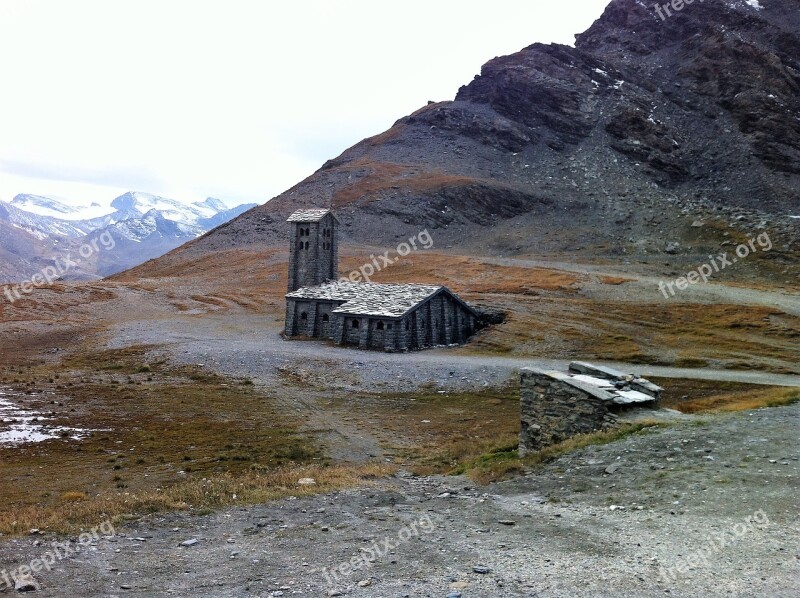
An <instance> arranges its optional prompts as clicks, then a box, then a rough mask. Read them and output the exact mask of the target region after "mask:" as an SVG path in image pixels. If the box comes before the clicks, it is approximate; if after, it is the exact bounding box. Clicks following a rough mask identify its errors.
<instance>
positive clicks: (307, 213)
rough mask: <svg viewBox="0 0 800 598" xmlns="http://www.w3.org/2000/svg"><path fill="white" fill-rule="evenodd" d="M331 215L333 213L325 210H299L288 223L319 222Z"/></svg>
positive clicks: (290, 217)
mask: <svg viewBox="0 0 800 598" xmlns="http://www.w3.org/2000/svg"><path fill="white" fill-rule="evenodd" d="M330 213H331V211H330V210H326V209H325V208H313V209H309V210H297V211H296V212H294V213H293V214H292V215H291V216H289V219H288V220H287V221H286V222H319V221H320V220H322V219H323V218H324V217H325V216H327V215H328V214H330ZM334 217H335V216H334Z"/></svg>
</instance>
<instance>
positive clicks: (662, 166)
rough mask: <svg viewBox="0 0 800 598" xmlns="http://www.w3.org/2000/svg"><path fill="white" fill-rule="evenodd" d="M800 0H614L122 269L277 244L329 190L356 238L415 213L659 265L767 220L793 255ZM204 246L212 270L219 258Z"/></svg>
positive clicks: (476, 241) (474, 234)
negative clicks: (682, 0) (666, 2)
mask: <svg viewBox="0 0 800 598" xmlns="http://www.w3.org/2000/svg"><path fill="white" fill-rule="evenodd" d="M797 8H798V5H797V1H796V0H759V2H756V1H755V0H750V1H744V0H706V1H705V2H703V3H699V2H695V3H693V4H691V5H689V4H686V5H684V9H683V10H682V11H681V12H679V13H675V12H673V13H672V15H671V16H670V17H665V18H664V19H663V20H662V18H661V17H660V16H659V15H658V13H657V12H656V11H655V10H654V9H653V8H652V7H650V6H648V4H647V3H645V2H641V1H639V0H614V1H613V2H611V3H610V4H609V5H608V6H607V8H606V10H605V11H604V13H603V15H602V16H601V17H600V18H599V19H598V20H597V21H596V22H595V23H594V24H593V25H592V26H591V27H590V28H589V29H588V30H587V31H586V32H585V33H582V34H580V35H577V36H576V43H575V47H569V46H564V45H558V44H550V45H545V44H538V43H537V44H533V45H531V46H529V47H527V48H524V49H523V50H521V51H519V52H517V53H515V54H512V55H509V56H503V57H498V58H494V59H493V60H490V61H489V62H487V63H486V64H485V65H484V66H483V67H482V69H481V73H480V75H478V76H476V77H475V79H474V80H473V81H472V82H470V83H468V84H467V85H465V86H463V87H462V88H461V89H460V90H459V91H458V94H457V95H456V97H455V98H454V99H453V100H452V101H443V102H430V103H429V104H428V105H427V106H424V107H422V108H420V109H419V110H417V111H416V112H414V113H412V114H410V115H408V116H406V117H403V118H400V119H399V120H398V121H397V122H396V123H395V124H394V126H392V127H391V128H390V129H389V130H387V131H385V132H383V133H381V134H379V135H376V136H375V137H371V138H369V139H366V140H364V141H361V142H360V143H358V144H356V145H354V146H353V147H351V148H349V149H348V150H346V151H345V152H344V153H342V154H341V155H340V156H338V157H336V158H334V159H331V160H329V161H328V162H326V163H325V164H324V165H322V167H321V168H320V169H319V170H318V171H317V172H315V173H314V174H313V175H311V176H310V177H308V178H307V179H305V180H304V181H302V182H300V183H298V184H297V185H295V186H294V187H292V188H291V189H289V190H288V191H286V192H285V193H283V194H281V195H279V196H278V197H276V198H274V199H273V200H271V201H269V202H268V203H266V204H265V205H263V206H260V207H258V208H256V209H254V210H251V211H249V212H247V213H245V214H244V215H242V216H240V217H239V218H237V219H235V220H232V221H231V222H229V223H228V224H226V225H224V226H221V227H219V228H218V229H216V230H215V231H213V233H211V234H208V235H205V236H203V237H201V238H199V239H197V240H195V241H193V242H190V243H188V244H187V245H186V246H184V247H181V248H180V249H179V250H177V251H175V252H172V253H171V254H169V255H167V256H165V257H163V258H161V259H159V260H156V261H155V262H153V263H150V264H147V265H146V266H144V267H140V268H137V269H136V270H135V271H134V272H133V273H131V274H130V276H156V275H158V274H159V273H160V272H169V271H175V268H176V267H177V266H179V265H180V264H182V263H187V262H188V261H190V260H194V261H196V260H198V259H199V258H202V257H204V256H209V255H211V254H213V253H221V252H225V251H229V250H236V249H237V248H254V249H259V250H260V248H264V247H284V246H285V243H286V231H285V225H284V220H285V218H286V216H287V215H288V214H289V213H290V212H291V211H292V210H294V209H297V208H301V207H313V206H321V207H328V206H333V207H334V208H335V209H336V211H337V215H338V217H339V219H340V221H341V222H342V231H343V233H344V234H345V235H349V236H350V240H351V241H354V242H362V243H368V244H372V245H382V246H385V247H393V246H396V245H397V243H398V242H400V241H401V240H403V239H407V238H408V237H409V236H410V235H413V234H416V233H417V232H418V231H420V230H423V229H427V230H428V231H429V232H430V234H431V235H432V237H433V239H434V241H435V246H436V247H437V248H439V249H449V248H452V250H453V251H457V252H459V253H465V254H482V255H487V254H488V255H500V256H523V255H537V256H541V255H544V256H546V255H554V256H559V258H562V257H567V258H569V257H570V256H576V257H578V256H580V258H581V259H587V258H589V259H595V260H620V259H626V260H630V259H637V260H640V261H650V262H653V263H659V264H660V265H662V266H663V262H664V257H665V253H669V254H672V255H673V256H674V255H675V254H679V255H680V256H683V257H684V258H686V259H687V260H688V259H690V258H691V256H707V255H708V253H709V252H713V251H715V250H719V249H720V247H721V246H724V244H726V243H727V244H730V242H731V239H734V238H743V237H744V236H745V235H752V234H755V233H757V232H759V231H766V230H768V231H769V233H770V234H771V235H772V236H773V237H774V239H775V241H776V243H775V250H773V252H772V253H770V255H769V257H770V259H771V260H772V261H773V262H774V264H775V265H776V267H777V268H778V269H780V270H782V269H786V268H796V259H795V258H794V257H793V255H795V254H794V253H792V252H797V251H798V249H800V248H799V247H798V239H800V234H798V232H800V221H798V220H797V219H796V218H790V216H793V215H794V216H796V215H798V214H800V192H799V191H800V62H799V61H798V59H799V58H800V37H799V36H798V31H800V11H798V10H797ZM234 254H235V252H234V251H231V255H234ZM231 259H234V258H233V257H232V258H231ZM670 259H673V260H674V259H678V258H677V257H670ZM705 259H707V257H706V258H705ZM215 263H216V264H218V267H219V268H220V272H219V273H215V275H217V274H218V275H220V276H224V275H225V272H226V271H227V270H229V268H228V266H229V264H226V262H225V261H224V260H222V259H219V257H218V258H217V259H215Z"/></svg>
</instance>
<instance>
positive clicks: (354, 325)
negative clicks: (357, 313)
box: [353, 320, 358, 328]
mask: <svg viewBox="0 0 800 598" xmlns="http://www.w3.org/2000/svg"><path fill="white" fill-rule="evenodd" d="M353 328H358V320H353Z"/></svg>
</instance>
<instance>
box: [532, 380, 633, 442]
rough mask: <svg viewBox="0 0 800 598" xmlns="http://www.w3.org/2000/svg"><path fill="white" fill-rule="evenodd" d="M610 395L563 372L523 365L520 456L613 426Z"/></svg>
mask: <svg viewBox="0 0 800 598" xmlns="http://www.w3.org/2000/svg"><path fill="white" fill-rule="evenodd" d="M613 399H614V397H613V395H612V394H610V393H608V392H605V391H603V390H600V389H598V388H594V387H592V386H591V385H588V384H584V383H581V382H579V381H576V380H573V379H570V378H569V376H567V375H566V374H562V373H561V372H555V371H544V370H538V369H535V368H523V370H522V372H521V376H520V411H521V425H520V437H519V453H520V456H522V455H524V454H525V453H527V452H530V451H537V450H539V449H541V448H543V447H545V446H548V445H551V444H555V443H557V442H561V441H562V440H566V439H567V438H570V437H572V436H575V435H577V434H586V433H588V432H594V431H595V430H601V429H603V428H607V427H610V426H613V425H614V424H615V423H616V421H617V418H616V416H614V414H613V413H611V412H610V409H611V406H612V405H613Z"/></svg>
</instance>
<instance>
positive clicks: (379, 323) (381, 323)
mask: <svg viewBox="0 0 800 598" xmlns="http://www.w3.org/2000/svg"><path fill="white" fill-rule="evenodd" d="M375 328H377V329H378V330H383V322H378V325H377V326H375Z"/></svg>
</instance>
